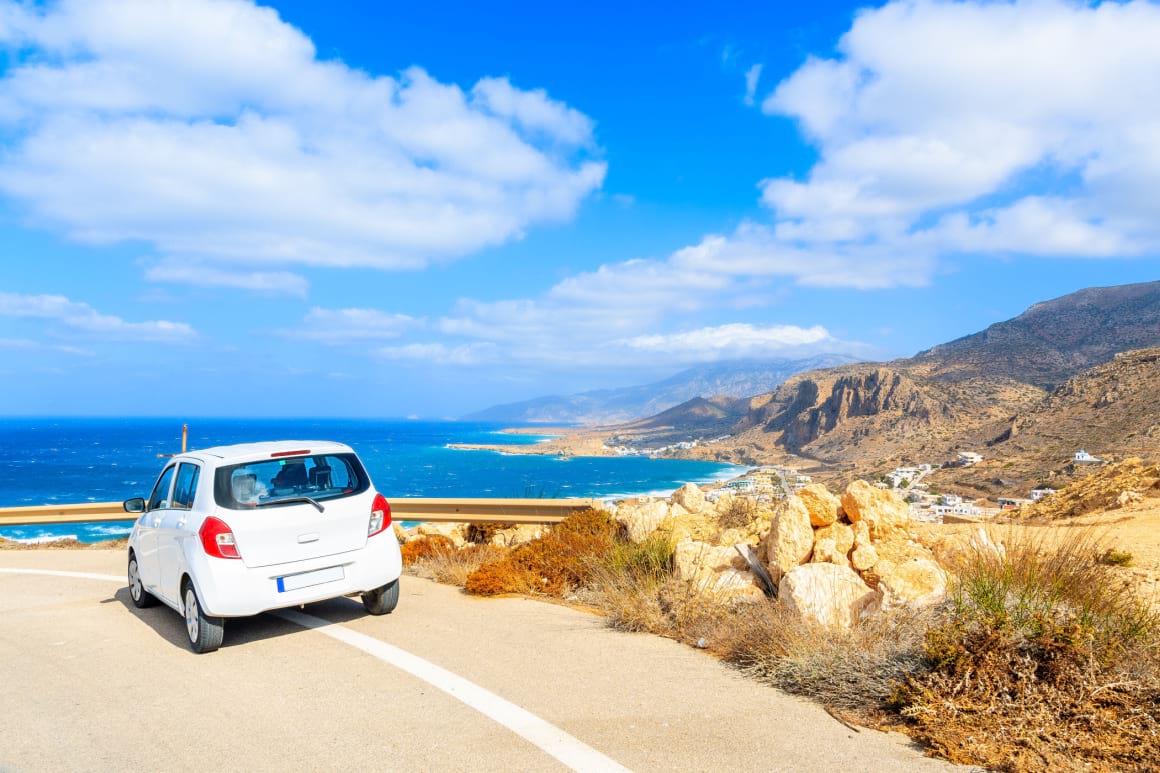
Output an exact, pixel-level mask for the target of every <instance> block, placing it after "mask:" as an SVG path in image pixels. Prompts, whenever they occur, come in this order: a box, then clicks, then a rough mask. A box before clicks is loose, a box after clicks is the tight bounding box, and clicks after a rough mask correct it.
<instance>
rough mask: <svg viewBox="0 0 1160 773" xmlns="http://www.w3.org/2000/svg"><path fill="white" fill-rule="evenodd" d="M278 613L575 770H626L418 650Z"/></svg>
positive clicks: (315, 619)
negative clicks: (419, 684)
mask: <svg viewBox="0 0 1160 773" xmlns="http://www.w3.org/2000/svg"><path fill="white" fill-rule="evenodd" d="M274 614H275V615H276V616H278V617H281V618H282V619H284V620H289V621H290V622H292V623H297V624H298V625H301V626H303V627H306V628H313V629H314V630H316V631H318V632H319V633H322V634H325V635H327V636H329V637H331V638H332V639H337V640H339V641H340V642H343V643H345V644H349V645H350V646H352V647H355V648H357V649H360V650H362V651H363V652H365V653H367V654H368V655H371V656H373V657H376V658H378V659H379V660H381V661H383V662H384V663H388V664H389V665H392V666H394V667H395V668H397V669H399V670H401V671H406V672H407V673H408V674H410V675H411V676H414V677H416V678H418V679H422V680H423V681H424V682H426V683H427V684H429V685H431V686H432V687H435V688H437V689H439V690H442V691H443V692H445V693H447V694H448V695H450V696H451V697H452V698H455V699H456V700H458V701H460V702H462V703H464V704H466V705H467V706H469V707H471V708H473V709H475V710H476V711H478V712H479V713H480V714H483V715H484V716H485V717H488V718H490V719H492V720H494V721H496V722H498V723H499V724H501V725H503V726H504V727H506V728H507V729H508V730H511V731H512V732H513V733H515V734H516V735H518V736H520V737H522V738H524V739H526V740H527V741H530V742H531V743H533V744H535V745H536V746H538V747H539V748H540V749H542V750H543V751H545V752H547V753H548V754H550V755H552V756H553V757H555V758H556V759H557V760H559V761H560V762H562V763H564V764H565V765H567V766H568V767H569V768H571V769H572V770H582V771H588V770H592V771H627V770H628V768H625V767H624V766H623V765H621V764H620V763H618V762H616V761H615V760H613V759H611V758H609V757H606V756H605V755H603V754H601V753H600V752H598V751H596V750H595V749H593V748H592V747H591V746H588V745H587V744H585V743H583V742H581V741H579V740H577V739H576V738H573V737H572V736H570V735H568V734H567V733H565V732H564V731H563V730H561V729H560V728H558V727H556V726H555V725H553V724H551V723H549V722H546V721H545V720H543V719H540V718H539V717H537V716H536V715H535V714H532V713H531V712H530V711H527V710H526V709H522V708H520V707H519V706H517V705H516V704H514V703H512V702H511V701H508V700H505V699H503V698H501V697H499V696H498V695H496V694H495V693H493V692H491V691H489V690H485V689H484V688H482V687H480V686H479V685H477V684H475V683H474V682H469V681H468V680H466V679H464V678H463V677H462V676H459V675H458V674H454V673H452V672H450V671H448V670H447V669H445V668H441V667H440V666H437V665H435V664H434V663H432V662H430V661H427V660H424V659H423V658H421V657H418V656H417V655H412V654H411V653H410V652H407V651H406V650H404V649H400V648H398V647H396V646H394V645H393V644H387V643H386V642H385V641H380V640H379V639H375V638H373V637H371V636H367V635H365V634H361V633H358V632H357V631H352V630H350V629H349V628H344V627H343V626H341V625H338V624H335V623H331V622H329V621H327V620H323V619H322V618H319V617H314V616H312V615H304V614H302V613H301V612H294V611H291V610H285V609H284V610H282V611H280V612H275V613H274Z"/></svg>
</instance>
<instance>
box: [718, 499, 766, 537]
mask: <svg viewBox="0 0 1160 773" xmlns="http://www.w3.org/2000/svg"><path fill="white" fill-rule="evenodd" d="M757 515H758V506H757V502H756V500H753V499H750V498H749V497H737V496H735V497H731V498H730V499H729V504H728V506H726V508H725V511H724V512H722V513H721V514H720V516H719V518H718V520H717V523H718V524H719V525H720V526H721V528H722V529H737V528H741V527H744V526H748V525H749V524H750V523H752V522H753V520H754V519H755V518H757Z"/></svg>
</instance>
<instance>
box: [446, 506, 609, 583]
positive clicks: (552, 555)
mask: <svg viewBox="0 0 1160 773" xmlns="http://www.w3.org/2000/svg"><path fill="white" fill-rule="evenodd" d="M619 531H620V527H619V525H618V524H617V523H616V522H615V521H613V520H612V518H611V516H609V514H608V513H607V512H605V511H604V510H596V509H593V508H589V509H587V510H584V511H582V512H579V513H576V514H574V515H571V516H569V517H568V518H567V519H565V520H564V521H562V522H561V523H560V524H559V525H557V526H556V527H555V528H554V529H552V531H550V532H548V533H547V534H545V535H544V536H542V537H539V538H538V539H534V540H532V541H531V542H527V543H524V544H523V545H519V546H518V547H516V548H514V549H512V550H511V551H510V552H509V553H508V554H507V555H506V556H504V557H503V558H502V559H500V560H499V561H496V562H493V563H489V564H485V565H483V566H481V567H479V569H477V570H475V571H474V572H472V573H471V574H470V575H468V577H467V582H466V584H465V586H464V587H465V588H466V590H467V592H468V593H475V594H479V595H483V596H494V595H496V594H500V593H539V594H545V595H549V596H556V597H562V596H564V595H565V594H566V593H567V592H569V591H570V590H572V589H575V588H578V587H580V586H581V585H583V584H584V583H585V581H586V580H587V579H588V577H589V576H590V574H591V571H592V567H593V565H594V564H593V559H594V557H597V556H601V555H604V554H605V553H607V552H608V551H609V550H610V549H611V548H612V546H613V545H614V544H615V543H616V541H617V539H618V536H619Z"/></svg>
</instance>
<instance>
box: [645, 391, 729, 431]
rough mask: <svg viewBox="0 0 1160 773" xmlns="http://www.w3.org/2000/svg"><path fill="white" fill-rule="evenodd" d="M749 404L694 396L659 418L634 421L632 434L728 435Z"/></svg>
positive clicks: (721, 398) (727, 399) (664, 412)
mask: <svg viewBox="0 0 1160 773" xmlns="http://www.w3.org/2000/svg"><path fill="white" fill-rule="evenodd" d="M748 408H749V401H748V400H746V399H745V398H741V397H727V396H718V397H708V398H706V397H694V398H693V399H692V400H687V401H685V402H683V403H681V404H680V405H676V406H673V407H672V408H670V409H668V410H667V411H662V412H661V413H658V414H657V415H656V416H651V417H649V418H647V419H641V420H640V421H634V422H631V423H629V424H627V425H625V426H626V428H627V429H629V430H632V431H640V430H659V431H667V430H672V429H673V428H677V427H679V428H680V429H681V431H684V432H687V433H690V434H691V435H695V436H704V435H712V434H713V433H721V432H728V431H729V429H730V428H731V427H732V426H733V425H735V424H736V423H737V422H738V421H739V420H740V419H741V418H743V417H744V416H745V414H746V411H747V410H748Z"/></svg>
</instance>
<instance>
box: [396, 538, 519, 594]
mask: <svg viewBox="0 0 1160 773" xmlns="http://www.w3.org/2000/svg"><path fill="white" fill-rule="evenodd" d="M507 552H508V549H507V548H504V547H499V546H498V545H467V546H466V547H463V548H460V549H458V550H454V549H452V550H447V551H439V552H436V553H434V554H432V555H430V556H425V557H423V558H420V559H418V560H417V561H416V562H415V564H414V565H412V566H411V568H410V569H411V571H412V572H413V573H414V574H416V575H418V576H419V577H427V578H429V579H432V580H435V581H436V582H442V583H446V584H448V585H455V586H457V587H460V588H462V587H463V586H465V585H466V584H467V578H468V576H469V575H470V574H471V573H472V572H474V571H476V570H477V569H479V568H480V567H481V566H483V565H484V564H491V563H495V562H496V561H499V560H501V559H502V558H503V557H504V556H505V555H506V554H507Z"/></svg>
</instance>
